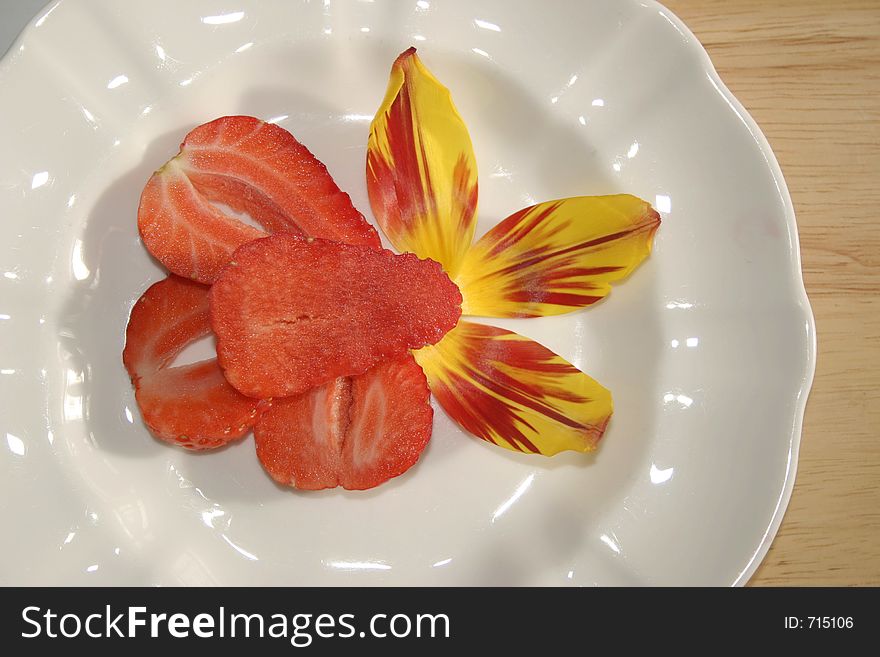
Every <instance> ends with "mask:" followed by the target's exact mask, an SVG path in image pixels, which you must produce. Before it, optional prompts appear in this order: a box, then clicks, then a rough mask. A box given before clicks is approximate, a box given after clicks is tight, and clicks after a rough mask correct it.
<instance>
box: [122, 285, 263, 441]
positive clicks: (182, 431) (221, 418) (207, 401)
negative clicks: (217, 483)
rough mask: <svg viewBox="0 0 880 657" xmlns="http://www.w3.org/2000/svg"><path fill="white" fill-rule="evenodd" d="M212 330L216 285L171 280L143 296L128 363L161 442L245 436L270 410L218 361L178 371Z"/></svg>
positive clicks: (134, 314) (134, 317)
mask: <svg viewBox="0 0 880 657" xmlns="http://www.w3.org/2000/svg"><path fill="white" fill-rule="evenodd" d="M210 331H211V327H210V320H209V307H208V288H207V287H205V286H204V285H200V284H198V283H194V282H193V281H188V280H186V279H184V278H181V277H179V276H174V275H171V276H169V277H168V278H166V279H165V280H163V281H160V282H158V283H156V284H155V285H153V286H151V287H150V288H149V289H148V290H147V291H146V292H144V294H143V295H142V296H141V298H140V299H138V301H137V303H135V305H134V307H133V308H132V311H131V316H130V318H129V321H128V328H127V330H126V333H125V350H124V351H123V353H122V360H123V363H124V365H125V368H126V370H128V374H129V376H130V377H131V381H132V383H133V384H134V386H135V398H136V399H137V403H138V407H139V408H140V411H141V416H142V417H143V420H144V424H146V425H147V427H148V428H149V429H150V431H151V432H152V433H153V434H155V435H156V437H158V438H160V439H162V440H164V441H166V442H170V443H174V444H177V445H181V446H183V447H187V448H189V449H211V448H214V447H220V446H222V445H225V444H226V443H228V442H229V441H230V440H234V439H236V438H240V437H241V436H243V435H244V434H245V433H247V432H248V431H249V430H250V428H251V427H252V426H253V424H254V422H255V421H256V418H257V416H258V413H259V411H260V410H262V407H263V406H264V405H265V404H264V403H261V402H260V401H259V400H256V399H251V398H249V397H245V396H244V395H242V394H241V393H239V392H238V391H237V390H235V388H233V387H232V386H230V385H229V383H228V382H227V381H226V378H225V377H224V376H223V372H222V370H221V369H220V366H219V365H218V364H217V359H216V358H212V359H210V360H204V361H201V362H198V363H192V364H189V365H182V366H178V367H170V365H171V363H172V362H173V361H174V359H175V358H176V357H177V356H178V355H179V354H180V352H181V351H183V349H184V348H185V347H186V346H187V345H189V344H192V343H193V342H195V341H196V340H199V339H200V338H203V337H205V336H206V335H208V334H209V333H210Z"/></svg>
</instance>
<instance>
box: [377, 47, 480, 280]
mask: <svg viewBox="0 0 880 657" xmlns="http://www.w3.org/2000/svg"><path fill="white" fill-rule="evenodd" d="M367 190H368V192H369V196H370V204H371V206H372V208H373V214H375V216H376V219H377V220H378V222H379V225H380V226H381V228H382V230H383V231H384V233H385V234H386V235H387V236H388V239H389V240H390V241H391V243H392V244H393V245H394V247H395V248H396V249H398V250H399V251H412V252H414V253H416V254H418V256H419V257H421V258H432V259H433V260H436V261H438V262H439V263H440V264H441V265H443V268H444V269H445V270H446V272H447V273H448V274H449V275H450V276H454V275H455V273H456V272H457V271H458V269H459V267H460V266H461V262H462V260H463V259H464V257H465V254H466V253H467V250H468V248H469V247H470V246H471V242H472V241H473V237H474V226H475V219H476V212H477V165H476V160H475V159H474V152H473V147H472V145H471V139H470V136H469V135H468V131H467V127H466V126H465V124H464V122H463V121H462V120H461V117H460V116H459V115H458V112H457V111H456V109H455V106H454V105H453V103H452V98H451V96H450V93H449V90H448V89H447V88H446V87H444V86H443V85H442V84H440V82H439V81H438V80H437V78H435V77H434V76H433V75H432V74H431V72H430V71H429V70H428V69H427V68H425V66H424V65H423V64H422V62H421V61H420V60H419V58H418V56H417V55H416V50H415V48H410V49H409V50H407V51H405V52H404V53H402V54H401V55H400V56H399V57H398V58H397V60H396V61H395V62H394V65H393V66H392V68H391V78H390V80H389V83H388V91H387V92H386V94H385V99H384V100H383V102H382V105H381V107H380V108H379V111H378V112H376V116H375V118H374V119H373V122H372V124H371V126H370V139H369V142H368V145H367Z"/></svg>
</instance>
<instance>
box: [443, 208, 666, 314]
mask: <svg viewBox="0 0 880 657" xmlns="http://www.w3.org/2000/svg"><path fill="white" fill-rule="evenodd" d="M659 225H660V215H659V214H657V212H656V211H655V210H654V208H652V207H651V205H650V204H649V203H647V202H646V201H643V200H641V199H640V198H637V197H635V196H630V195H628V194H618V195H615V196H579V197H575V198H567V199H561V200H557V201H548V202H546V203H539V204H538V205H533V206H532V207H529V208H525V209H524V210H520V211H519V212H517V213H515V214H513V215H511V216H509V217H508V218H507V219H505V220H504V221H502V222H501V223H500V224H498V225H497V226H495V227H494V228H493V229H492V230H490V231H489V232H488V233H486V234H485V235H484V236H483V237H482V238H480V239H479V240H478V241H477V243H476V244H474V246H473V248H472V249H471V250H470V251H469V252H468V254H467V257H466V258H465V260H464V263H463V264H462V267H461V270H460V271H459V273H458V275H457V276H456V277H455V281H456V283H458V286H459V287H460V288H461V292H462V296H463V297H464V304H463V306H462V313H463V314H465V315H481V316H484V317H539V316H544V315H556V314H559V313H565V312H569V311H571V310H574V309H576V308H583V307H584V306H589V305H591V304H593V303H595V302H596V301H599V300H600V299H602V298H603V297H605V296H606V295H607V294H608V293H609V292H610V291H611V285H610V284H611V282H613V281H617V280H619V279H622V278H624V277H626V276H627V275H629V274H630V272H632V271H633V270H634V269H635V268H636V267H637V266H638V265H639V264H640V263H641V262H642V260H644V259H645V258H646V257H647V256H648V254H649V253H650V252H651V245H652V242H653V239H654V233H655V232H656V230H657V227H658V226H659Z"/></svg>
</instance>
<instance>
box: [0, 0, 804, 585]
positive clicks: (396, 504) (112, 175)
mask: <svg viewBox="0 0 880 657" xmlns="http://www.w3.org/2000/svg"><path fill="white" fill-rule="evenodd" d="M548 6H550V7H552V11H548V10H547V9H546V7H548ZM411 44H413V45H416V46H418V47H419V50H420V54H421V56H422V58H423V60H424V61H425V62H426V64H427V65H428V66H429V67H431V68H432V69H433V71H434V72H435V73H436V74H437V76H438V77H439V78H440V79H441V80H443V81H444V82H445V83H446V84H447V85H448V86H449V87H451V89H452V91H453V94H454V98H455V100H456V102H457V104H458V106H459V109H460V110H461V113H462V114H463V116H464V118H465V120H466V122H467V123H468V126H469V128H470V131H471V135H472V137H473V141H474V144H475V148H476V155H477V162H478V164H479V171H480V215H481V220H480V225H479V228H478V233H482V232H483V231H485V230H486V229H487V228H488V227H489V226H491V225H492V224H493V223H494V222H497V221H498V220H499V219H501V218H502V217H504V216H506V215H507V214H509V213H510V212H512V211H514V210H517V209H519V208H521V207H523V206H526V205H528V204H531V203H533V202H535V201H542V200H548V199H552V198H557V197H562V196H571V195H579V194H603V193H614V192H622V191H626V192H631V193H634V194H637V195H639V196H641V197H643V198H646V199H649V200H651V201H652V202H653V203H654V204H655V205H656V207H657V208H658V209H659V210H660V211H661V212H662V214H663V225H662V226H661V228H660V230H659V232H658V234H657V241H656V248H655V251H654V254H653V255H652V257H651V258H650V259H649V261H648V262H647V263H646V264H644V265H643V266H642V267H641V268H640V269H639V270H638V271H637V272H636V274H635V275H634V276H632V277H631V278H630V279H629V280H627V281H626V282H625V283H623V284H622V285H620V286H618V287H617V288H616V289H615V291H614V292H613V293H612V295H611V297H610V298H609V299H608V300H606V302H603V303H602V304H599V305H598V306H597V307H595V308H592V309H589V310H586V311H582V312H577V313H573V314H571V315H568V316H563V317H556V318H548V319H540V320H519V321H505V322H500V321H499V322H495V323H496V324H499V325H501V324H503V325H504V326H505V327H507V328H513V329H514V330H516V331H518V332H520V333H522V334H525V335H528V336H530V337H532V338H534V339H536V340H538V341H540V342H543V343H544V344H546V345H547V346H549V347H550V348H551V349H553V350H554V351H556V352H557V353H559V354H561V355H563V356H564V357H566V358H567V359H569V360H570V361H572V362H574V363H575V364H576V365H578V366H579V367H581V368H582V369H584V370H585V371H587V372H588V373H590V374H591V375H593V376H594V377H596V378H597V379H599V380H600V381H602V382H603V383H604V384H605V385H606V386H608V387H609V388H610V389H611V390H612V391H613V393H614V396H615V402H616V404H615V406H616V414H615V416H614V420H613V422H612V424H611V425H610V428H609V431H608V433H607V435H606V437H605V440H604V442H603V445H602V447H601V449H600V450H599V452H598V454H597V455H596V456H595V457H584V456H581V455H575V454H567V455H562V456H559V457H556V458H553V459H545V458H541V457H529V456H524V455H518V454H514V453H511V452H508V451H505V450H502V449H498V448H494V447H492V446H490V445H488V444H485V443H481V442H479V441H477V440H473V439H471V438H469V437H467V436H466V435H464V434H463V433H462V432H461V431H459V430H458V429H457V428H456V427H455V425H453V424H452V423H451V421H450V420H449V419H448V418H447V417H446V416H445V414H444V413H443V412H442V410H438V412H437V413H436V421H435V431H434V437H433V439H432V441H431V445H430V447H429V449H428V450H427V451H426V453H425V454H424V456H423V458H422V459H421V461H420V463H419V464H418V465H417V466H416V467H415V468H413V469H412V470H411V471H410V472H409V473H407V474H406V475H405V476H402V477H400V478H398V479H396V480H394V481H393V482H391V483H390V484H388V485H385V486H382V487H381V488H378V489H376V490H373V491H370V492H366V493H347V492H344V491H340V490H334V491H327V492H321V493H317V494H301V493H295V492H291V491H288V490H283V489H281V488H279V487H277V486H275V485H274V484H273V483H272V482H271V481H270V479H269V478H268V477H267V476H266V475H265V474H264V473H263V471H262V469H261V468H260V465H259V463H258V462H257V459H256V458H255V457H254V454H253V451H254V450H253V442H252V439H250V438H248V439H246V440H243V441H241V442H239V443H237V444H235V445H233V446H231V447H230V448H228V449H225V450H223V451H220V452H217V453H211V454H191V453H187V452H184V451H182V450H179V449H175V448H171V447H168V446H166V445H164V444H161V443H159V442H157V441H155V440H153V439H152V438H151V437H150V436H149V434H148V433H147V431H146V430H145V428H144V427H143V425H142V424H141V421H140V419H139V416H138V410H137V407H136V405H135V403H134V396H133V394H132V390H131V387H130V385H129V383H128V380H127V377H126V374H125V371H124V370H123V368H122V365H121V361H120V352H121V350H122V346H123V337H124V328H125V324H126V321H127V316H128V311H129V309H130V307H131V305H132V304H133V302H134V300H135V299H136V298H137V297H138V296H139V295H140V293H141V292H142V291H143V290H144V289H146V287H147V286H148V285H149V284H150V283H151V282H153V281H155V280H157V279H159V278H160V277H161V276H162V274H161V271H160V269H159V268H158V267H157V266H156V265H155V264H154V262H153V261H151V259H150V258H149V257H148V256H147V254H146V252H145V251H144V249H143V247H142V246H141V244H140V242H139V240H138V236H137V231H136V226H135V213H136V208H137V202H138V198H139V194H140V190H141V188H142V186H143V185H144V183H145V181H146V180H147V178H148V177H149V175H150V173H151V172H152V171H153V170H154V169H155V168H156V167H158V166H159V165H160V164H161V163H162V162H164V161H165V160H166V159H167V158H169V157H170V156H171V155H173V154H174V153H175V152H176V150H177V144H178V143H179V142H180V140H181V138H182V137H183V135H184V134H185V133H186V132H187V131H188V130H189V129H190V128H191V127H193V126H194V125H196V124H198V123H201V122H203V121H206V120H209V119H212V118H214V117H217V116H221V115H224V114H235V113H246V114H253V115H257V116H261V117H264V118H266V119H272V120H274V121H277V122H278V123H280V124H281V125H283V126H284V127H286V128H288V129H289V130H291V131H292V132H293V133H294V134H295V135H296V136H297V137H298V138H299V139H300V140H301V141H303V142H304V143H305V144H307V145H308V146H309V147H310V148H311V149H312V150H313V151H314V152H315V153H316V155H317V156H318V157H319V158H320V159H322V160H323V161H324V162H325V163H326V164H327V165H328V167H329V169H330V171H331V172H332V173H333V175H334V177H335V178H336V180H337V182H338V183H339V184H340V186H341V187H342V188H343V189H346V190H348V191H349V192H350V193H351V194H352V197H353V199H354V202H355V204H356V205H357V206H358V207H359V208H361V209H362V210H363V211H368V209H369V205H368V202H367V196H366V188H365V181H364V153H365V146H366V141H367V131H368V124H369V120H370V118H371V117H372V114H373V112H374V111H375V110H376V108H377V107H378V105H379V102H380V101H381V99H382V96H383V94H384V91H385V86H386V82H387V75H388V71H389V67H390V65H391V62H392V60H393V59H394V57H395V56H396V55H397V53H398V52H400V51H401V50H403V49H405V48H406V47H408V46H409V45H411ZM0 90H2V101H0V144H2V145H3V147H2V155H0V216H2V222H0V271H2V273H3V276H2V277H0V304H2V305H0V331H2V333H0V368H2V370H0V371H2V374H0V392H2V426H0V462H2V479H0V492H2V495H0V505H2V518H3V524H2V527H3V530H2V532H0V573H2V577H0V581H2V583H4V584H60V583H65V584H144V585H146V584H258V585H260V584H428V585H435V584H440V585H445V584H476V585H483V584H510V585H519V584H529V585H531V584H550V585H569V584H574V585H583V584H700V585H702V584H740V583H743V582H745V581H746V580H747V579H748V578H749V576H750V575H751V574H752V573H753V572H754V570H755V568H756V567H757V565H758V563H759V562H760V560H761V558H762V557H763V555H764V554H765V553H766V551H767V548H768V547H769V544H770V541H771V540H772V538H773V535H774V534H775V532H776V530H777V528H778V526H779V523H780V521H781V518H782V514H783V512H784V509H785V506H786V504H787V502H788V498H789V495H790V493H791V487H792V483H793V479H794V472H795V466H796V461H797V448H798V441H799V438H800V429H801V420H802V416H803V410H804V404H805V402H806V397H807V392H808V390H809V386H810V382H811V379H812V374H813V369H814V360H815V357H814V354H815V345H814V340H815V336H814V329H813V319H812V315H811V312H810V308H809V304H808V301H807V297H806V294H805V292H804V288H803V283H802V281H801V274H800V263H799V253H798V245H797V233H796V225H795V217H794V213H793V211H792V206H791V200H790V198H789V196H788V193H787V191H786V188H785V182H784V181H783V178H782V174H781V172H780V170H779V167H778V165H777V163H776V160H775V158H774V157H773V154H772V152H771V151H770V148H769V146H768V145H767V142H766V140H765V139H764V137H763V136H762V135H761V133H760V131H759V130H758V128H757V126H756V125H755V123H754V122H753V121H752V120H751V118H750V117H749V116H748V115H747V114H746V112H745V111H744V110H743V108H742V107H741V106H740V105H739V103H738V102H737V101H736V100H735V99H734V98H733V97H732V96H731V94H730V93H729V92H728V91H727V90H726V88H725V87H724V86H723V84H722V83H721V82H720V81H719V79H718V76H717V75H716V73H715V72H714V69H713V68H712V66H711V64H710V62H709V59H708V57H707V55H706V53H705V52H704V50H703V49H702V48H701V46H700V45H699V43H698V42H697V41H696V39H695V38H694V36H693V35H692V34H691V33H690V32H689V31H688V30H687V29H686V28H685V27H684V26H683V25H682V24H681V22H680V21H679V20H678V19H676V18H675V17H674V16H672V15H671V14H670V13H669V12H668V11H667V10H666V9H664V8H662V7H661V6H659V5H657V4H654V3H653V2H644V3H642V2H636V1H634V0H632V1H631V0H626V1H610V0H609V1H607V2H604V1H598V0H591V1H587V0H578V1H572V2H564V3H563V2H558V3H553V4H552V5H546V4H541V3H510V2H502V1H501V0H481V1H480V2H465V1H464V0H453V1H448V0H431V1H430V2H427V1H420V2H416V0H412V2H378V1H377V2H370V1H355V0H324V2H306V3H303V2H297V3H293V2H282V1H280V0H278V1H265V0H263V1H261V2H256V1H255V0H198V1H192V2H180V1H179V0H151V1H150V2H140V3H129V2H126V3H119V2H111V0H94V1H91V2H74V1H72V0H63V1H62V2H59V3H56V4H53V5H50V6H49V7H47V8H46V10H44V11H43V12H42V13H41V15H40V16H38V17H37V19H35V21H34V22H33V23H32V24H31V25H30V26H29V27H28V28H27V29H26V31H25V32H24V34H23V36H22V37H21V38H20V39H19V41H18V42H17V43H16V44H15V45H14V46H13V47H12V48H11V49H10V51H9V54H8V55H7V57H6V58H5V59H4V60H3V62H2V64H0Z"/></svg>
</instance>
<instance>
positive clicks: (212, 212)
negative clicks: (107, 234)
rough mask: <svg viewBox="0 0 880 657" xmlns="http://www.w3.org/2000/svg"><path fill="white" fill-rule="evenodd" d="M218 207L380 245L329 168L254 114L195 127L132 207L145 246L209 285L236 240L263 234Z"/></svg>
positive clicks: (272, 224)
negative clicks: (134, 209)
mask: <svg viewBox="0 0 880 657" xmlns="http://www.w3.org/2000/svg"><path fill="white" fill-rule="evenodd" d="M215 203H222V204H224V205H226V206H228V207H229V208H231V209H232V210H234V211H235V212H239V213H246V214H248V215H249V216H250V217H251V219H253V220H254V221H255V222H256V223H258V224H260V225H261V226H262V227H263V228H264V229H265V230H266V231H267V232H269V233H279V232H284V233H292V234H299V235H307V236H313V237H323V238H326V239H330V240H335V241H340V242H347V243H350V244H360V245H364V246H371V247H374V248H380V246H381V242H380V240H379V235H378V233H376V230H375V229H374V228H373V227H372V226H371V225H370V224H369V223H368V222H367V221H366V219H364V216H363V215H362V214H361V213H360V212H358V210H356V209H355V208H354V206H353V205H352V204H351V199H350V198H349V196H348V194H346V193H344V192H342V191H341V190H340V189H339V187H337V186H336V183H335V182H333V179H332V178H331V176H330V174H329V173H328V171H327V167H325V166H324V164H322V163H321V162H320V161H319V160H318V159H317V158H315V156H314V155H312V153H311V152H310V151H309V150H308V149H307V148H306V147H305V146H303V145H302V144H301V143H299V142H298V141H297V140H296V139H295V138H294V136H293V135H291V134H290V133H289V132H288V131H287V130H285V129H284V128H281V127H280V126H277V125H275V124H272V123H266V122H265V121H261V120H260V119H256V118H254V117H250V116H225V117H222V118H219V119H216V120H214V121H211V122H209V123H206V124H204V125H200V126H198V127H197V128H195V129H194V130H192V131H191V132H190V133H189V134H188V135H187V136H186V138H185V139H184V141H183V143H182V144H181V146H180V153H179V154H178V155H177V156H175V157H174V158H172V159H171V160H170V161H169V162H167V163H166V164H165V165H164V166H162V167H161V168H160V169H159V170H158V171H156V172H155V173H154V174H153V176H152V177H151V178H150V180H149V181H148V182H147V185H146V187H145V188H144V191H143V194H142V195H141V201H140V206H139V207H138V229H139V231H140V234H141V238H142V239H143V242H144V245H145V246H146V247H147V249H148V250H149V251H150V253H152V254H153V256H155V257H156V258H157V259H158V260H159V261H160V262H161V263H162V264H164V265H165V266H166V267H167V268H168V269H170V270H171V271H172V272H173V273H175V274H179V275H180V276H184V277H186V278H192V279H193V280H197V281H200V282H202V283H208V284H210V283H212V282H213V281H214V278H215V277H216V276H217V274H218V273H219V271H220V269H221V268H222V267H223V265H225V264H226V262H228V260H229V258H230V256H231V254H232V252H233V251H234V250H235V249H236V248H237V247H238V246H240V245H242V244H244V243H246V242H249V241H251V240H252V239H255V238H256V237H260V236H262V235H265V234H266V233H265V232H263V231H261V230H258V229H257V228H254V227H253V226H250V225H248V224H245V223H244V222H242V221H240V220H239V219H237V218H236V217H234V216H232V215H229V214H226V213H225V212H223V211H221V210H220V209H218V208H217V207H216V206H215V205H214V204H215Z"/></svg>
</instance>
